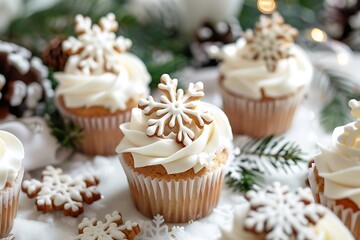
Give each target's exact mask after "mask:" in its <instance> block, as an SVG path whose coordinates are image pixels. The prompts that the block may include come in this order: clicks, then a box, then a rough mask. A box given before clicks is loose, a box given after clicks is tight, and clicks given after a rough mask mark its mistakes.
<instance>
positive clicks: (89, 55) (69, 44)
mask: <svg viewBox="0 0 360 240" xmlns="http://www.w3.org/2000/svg"><path fill="white" fill-rule="evenodd" d="M117 29H118V23H117V22H116V19H115V15H114V14H113V13H108V14H107V15H106V16H105V17H102V18H101V19H100V21H99V24H93V25H92V22H91V19H90V18H89V17H84V16H82V15H77V16H76V18H75V32H76V34H77V35H78V37H77V38H75V37H72V36H71V37H69V38H68V39H67V40H65V41H64V42H63V45H62V46H63V50H64V52H65V53H66V54H68V55H70V58H69V60H68V61H70V62H71V64H74V65H75V66H76V67H77V69H78V70H79V71H80V72H81V73H83V74H86V75H96V74H102V73H104V72H113V73H115V74H118V73H119V72H120V71H121V69H122V65H121V64H118V63H117V56H118V54H119V53H122V52H125V51H127V50H128V49H129V48H130V47H131V45H132V42H131V40H130V39H127V38H124V37H123V36H116V34H115V32H116V31H117Z"/></svg>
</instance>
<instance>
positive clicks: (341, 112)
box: [315, 67, 360, 132]
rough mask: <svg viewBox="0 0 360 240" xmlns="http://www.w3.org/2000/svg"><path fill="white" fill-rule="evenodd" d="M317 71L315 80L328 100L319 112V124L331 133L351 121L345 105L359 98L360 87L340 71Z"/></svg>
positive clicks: (325, 69) (328, 69) (320, 69)
mask: <svg viewBox="0 0 360 240" xmlns="http://www.w3.org/2000/svg"><path fill="white" fill-rule="evenodd" d="M318 71H319V74H318V75H317V76H318V77H317V78H316V79H315V80H316V81H318V85H319V87H320V88H321V90H322V91H323V92H325V93H327V94H328V95H329V96H328V97H329V99H330V100H329V101H328V102H327V103H326V104H325V106H324V107H323V108H322V109H321V111H320V123H321V125H322V127H323V128H324V130H325V131H327V132H332V131H333V130H334V128H336V127H338V126H341V125H345V124H346V123H349V122H350V121H351V119H352V118H351V116H350V112H349V110H348V106H347V104H348V102H349V100H351V99H353V98H355V99H358V98H359V97H360V85H359V84H358V83H357V82H356V81H355V80H354V79H353V78H352V77H351V76H349V75H348V74H347V73H345V72H342V71H340V70H335V69H330V68H320V67H318Z"/></svg>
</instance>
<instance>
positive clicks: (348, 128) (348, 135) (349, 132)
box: [338, 99, 360, 147]
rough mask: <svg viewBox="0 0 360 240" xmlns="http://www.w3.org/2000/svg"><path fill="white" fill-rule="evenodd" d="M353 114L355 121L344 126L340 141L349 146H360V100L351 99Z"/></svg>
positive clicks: (350, 104)
mask: <svg viewBox="0 0 360 240" xmlns="http://www.w3.org/2000/svg"><path fill="white" fill-rule="evenodd" d="M349 107H350V108H351V116H352V117H354V118H356V121H355V122H352V123H349V124H347V125H345V126H344V132H343V133H342V134H341V135H340V136H339V137H338V141H339V142H340V143H342V144H344V145H346V146H349V147H360V102H359V101H357V100H355V99H352V100H350V101H349Z"/></svg>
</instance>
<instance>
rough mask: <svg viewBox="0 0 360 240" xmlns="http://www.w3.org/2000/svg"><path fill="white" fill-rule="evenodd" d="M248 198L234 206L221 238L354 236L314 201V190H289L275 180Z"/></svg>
mask: <svg viewBox="0 0 360 240" xmlns="http://www.w3.org/2000/svg"><path fill="white" fill-rule="evenodd" d="M246 198H247V199H248V202H246V203H244V204H242V205H238V206H236V207H235V209H234V218H233V220H232V222H231V223H230V224H229V225H226V226H221V232H222V238H221V239H222V240H240V239H241V240H280V239H281V240H299V239H303V240H305V239H309V240H310V239H311V240H316V239H318V240H340V239H341V240H353V239H354V237H353V236H352V235H351V233H350V231H349V230H348V229H347V228H346V227H345V226H344V224H343V223H342V222H341V221H340V220H339V219H338V218H337V217H336V216H335V214H333V213H332V212H331V211H329V210H328V209H327V208H325V207H323V206H321V205H318V204H315V203H314V202H313V199H312V196H311V190H310V189H308V188H306V189H304V188H298V189H296V190H295V191H290V189H289V188H288V187H287V186H282V185H281V184H280V183H278V182H275V183H273V185H271V186H267V187H266V188H265V189H262V190H259V191H250V192H248V193H247V194H246Z"/></svg>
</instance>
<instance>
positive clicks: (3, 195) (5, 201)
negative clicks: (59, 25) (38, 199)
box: [0, 168, 24, 238]
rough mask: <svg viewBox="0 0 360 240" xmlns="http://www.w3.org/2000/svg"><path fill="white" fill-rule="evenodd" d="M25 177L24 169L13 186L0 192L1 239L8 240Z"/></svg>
mask: <svg viewBox="0 0 360 240" xmlns="http://www.w3.org/2000/svg"><path fill="white" fill-rule="evenodd" d="M23 176H24V169H23V168H22V169H21V170H20V171H19V173H18V176H17V177H16V179H15V181H14V182H13V183H12V185H11V186H10V187H5V189H3V190H2V191H1V192H0V205H1V209H0V217H1V225H0V238H6V237H7V236H8V235H9V233H10V231H11V229H12V227H13V224H14V219H15V217H16V213H17V208H18V201H19V193H20V189H21V182H22V179H23Z"/></svg>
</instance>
